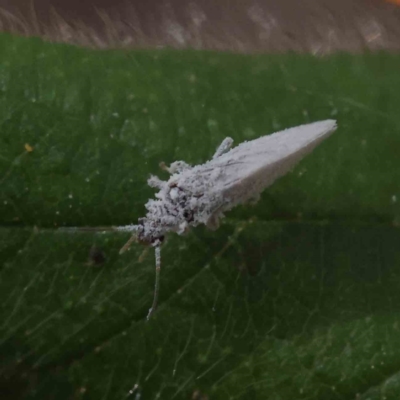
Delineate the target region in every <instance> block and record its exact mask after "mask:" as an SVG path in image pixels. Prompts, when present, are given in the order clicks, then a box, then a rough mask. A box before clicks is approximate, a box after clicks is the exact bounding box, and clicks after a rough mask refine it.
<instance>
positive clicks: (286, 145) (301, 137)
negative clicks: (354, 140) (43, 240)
mask: <svg viewBox="0 0 400 400" xmlns="http://www.w3.org/2000/svg"><path fill="white" fill-rule="evenodd" d="M335 129H336V121H334V120H325V121H319V122H314V123H311V124H306V125H300V126H297V127H294V128H290V129H286V130H283V131H280V132H276V133H273V134H271V135H267V136H262V137H260V138H258V139H255V140H252V141H249V142H244V143H241V144H239V145H238V146H236V147H234V148H232V144H233V140H232V139H231V138H229V137H227V138H226V139H224V140H223V142H222V143H221V145H220V146H219V147H218V148H217V150H216V152H215V154H214V155H213V157H212V159H211V160H210V161H207V162H206V163H204V164H202V165H196V166H190V165H189V164H187V163H185V162H184V161H175V162H173V163H172V164H171V165H170V166H169V167H167V166H166V165H165V164H164V163H160V166H161V168H162V169H164V170H166V171H168V172H169V173H170V174H171V176H170V178H169V179H168V181H162V180H161V179H159V178H158V177H156V176H150V178H149V179H148V181H147V183H148V184H149V186H151V187H153V188H156V189H158V190H159V191H158V192H157V193H156V195H155V199H150V200H148V201H147V203H146V205H145V207H146V209H147V214H146V216H145V217H144V218H139V221H138V224H137V225H127V226H119V227H112V228H109V229H107V230H113V231H120V232H129V233H131V234H132V236H131V238H130V239H129V240H128V242H127V243H126V244H125V245H124V246H123V247H122V249H121V250H120V254H121V253H123V252H124V251H126V250H127V249H128V248H129V247H130V246H131V244H132V243H133V242H139V243H142V244H145V245H148V246H152V247H154V248H155V261H156V278H155V289H154V297H153V303H152V306H151V308H150V310H149V313H148V315H147V319H149V318H150V317H151V315H152V314H153V312H154V311H155V309H156V307H157V300H158V295H159V288H160V271H161V250H160V248H161V244H162V242H163V241H164V236H165V235H166V234H167V233H169V232H176V233H178V234H184V233H185V232H187V231H188V229H189V228H190V227H195V226H197V225H200V224H205V225H206V226H207V227H208V228H209V229H212V230H215V229H217V228H218V226H219V221H220V219H221V218H222V217H223V216H224V214H223V213H224V212H226V211H228V210H230V209H232V208H233V207H235V206H236V205H238V204H243V203H246V202H249V201H253V202H256V201H257V200H258V199H259V196H260V194H261V192H262V191H263V190H264V189H265V188H266V187H268V186H270V185H271V184H272V183H273V182H274V181H275V180H276V179H277V178H279V177H281V176H282V175H284V174H286V173H287V172H288V171H289V170H290V169H292V168H293V166H294V165H295V164H297V163H298V162H299V161H300V160H301V159H302V158H303V157H304V156H305V155H307V154H308V153H310V152H311V151H312V150H313V149H314V148H315V147H316V146H317V145H318V144H320V143H321V142H322V141H323V140H324V139H326V138H327V137H328V136H329V135H330V134H331V133H333V132H334V131H335ZM67 229H68V228H67ZM70 229H71V228H70ZM72 229H74V228H72ZM75 229H79V228H75ZM88 229H89V230H104V229H102V228H88Z"/></svg>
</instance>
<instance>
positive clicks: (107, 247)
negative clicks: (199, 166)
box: [0, 35, 400, 400]
mask: <svg viewBox="0 0 400 400" xmlns="http://www.w3.org/2000/svg"><path fill="white" fill-rule="evenodd" d="M0 54H1V59H2V63H1V64H0V182H1V192H0V223H1V228H0V256H1V261H2V265H1V270H0V293H1V300H2V301H1V307H0V313H1V314H0V326H1V330H0V377H1V378H0V392H1V393H4V396H2V398H11V399H17V398H38V399H72V398H73V399H77V398H90V399H96V400H98V399H121V398H132V399H137V400H138V399H139V398H140V399H195V398H196V396H197V398H202V399H213V400H214V399H223V400H226V399H246V400H247V399H251V400H252V399H272V400H278V399H280V400H293V399H296V400H297V399H307V400H310V399H313V400H314V399H315V400H319V399H355V398H356V399H362V400H366V399H373V400H375V399H398V398H399V396H400V385H399V382H400V378H399V377H400V375H399V371H400V361H399V360H400V350H399V349H400V346H399V344H400V343H399V342H400V339H399V338H400V332H399V331H400V319H399V312H398V308H399V304H400V291H399V285H400V272H399V271H400V270H399V266H400V253H399V252H398V251H397V249H398V247H397V246H398V243H399V242H400V231H399V229H398V227H397V225H398V223H399V222H400V221H399V217H400V208H399V202H398V199H400V189H399V182H400V157H399V156H398V154H399V148H400V135H399V128H400V116H399V113H398V104H400V75H399V74H398V70H399V66H400V58H399V56H397V55H388V54H375V55H362V56H351V55H344V54H340V55H336V56H331V57H328V58H323V59H317V58H314V57H312V56H307V55H301V56H300V55H292V54H291V55H273V56H272V55H269V56H267V55H264V56H243V55H233V54H217V53H211V52H209V53H207V52H194V51H167V50H163V51H129V52H125V51H103V52H98V51H97V52H96V51H90V50H86V49H78V48H73V47H68V46H64V45H55V44H45V43H42V42H41V41H39V40H36V39H30V40H27V39H22V38H14V37H10V36H6V35H3V36H1V37H0ZM327 118H336V119H338V123H339V130H338V131H337V132H336V133H335V134H334V135H333V136H332V137H331V138H330V139H329V140H328V141H326V142H325V143H323V144H322V145H321V146H320V147H319V148H318V149H317V150H316V151H315V152H314V153H313V154H312V155H311V156H309V157H308V158H306V159H305V160H304V161H302V162H301V163H300V164H299V166H298V167H297V168H295V169H294V170H293V172H292V173H291V174H289V175H287V176H286V177H284V178H282V179H281V180H279V182H277V183H276V184H275V185H274V186H273V187H271V188H270V189H268V190H267V191H266V192H265V193H264V194H263V196H262V199H261V201H260V202H259V203H258V204H257V205H256V206H255V207H239V208H238V209H236V210H234V211H232V212H231V213H230V214H228V216H229V218H230V219H229V220H227V222H226V223H225V224H224V225H223V226H222V227H221V228H220V229H219V230H218V231H216V232H208V231H206V229H205V228H203V227H200V228H198V229H196V230H193V231H192V232H191V233H190V234H189V235H188V236H186V237H178V236H177V235H171V237H169V239H168V241H167V243H166V245H165V246H164V247H163V255H162V256H163V258H162V259H163V271H162V278H161V279H162V285H161V295H160V307H159V309H158V311H157V313H156V314H155V315H154V318H153V319H152V320H151V321H150V322H148V323H146V322H145V316H146V314H147V310H148V308H149V306H150V304H151V299H152V295H153V285H154V255H153V254H149V255H147V257H146V258H145V259H144V261H143V262H139V261H138V258H139V256H140V254H141V252H142V248H139V247H135V246H134V247H133V248H132V250H131V251H130V253H128V254H125V255H123V256H118V250H119V248H120V247H121V246H122V244H123V243H124V241H125V240H126V239H127V238H126V235H123V234H88V233H79V234H67V233H62V232H60V231H57V230H56V229H55V228H57V227H59V226H63V225H77V226H79V225H92V226H100V225H111V224H114V225H115V224H127V223H130V222H135V221H136V219H137V218H138V217H140V216H143V214H144V207H143V204H144V203H145V201H146V200H147V199H148V198H149V197H151V196H152V195H153V192H152V190H151V189H150V188H148V187H147V186H146V178H147V177H148V175H149V174H151V173H152V174H155V173H158V169H159V168H158V163H159V162H160V161H165V162H167V163H169V162H172V161H174V160H176V159H183V160H185V161H187V162H190V163H192V164H196V163H201V162H204V161H206V160H207V159H209V158H210V156H211V155H212V153H213V151H214V150H215V148H216V147H217V146H218V144H219V143H220V142H221V141H222V139H223V138H224V137H226V136H232V137H233V138H234V139H235V141H236V143H239V142H241V141H243V140H250V139H252V138H256V137H258V136H261V135H264V134H267V133H270V132H273V131H276V130H279V129H283V128H285V127H290V126H294V125H298V124H301V123H306V122H310V121H314V120H319V119H327ZM163 174H164V173H162V172H160V176H163V177H164V178H166V176H165V175H163ZM250 217H255V218H250ZM94 248H95V249H96V251H98V252H99V254H102V263H100V264H96V263H93V262H92V263H90V262H89V261H90V260H89V259H91V258H93V257H92V255H91V254H92V253H93V249H94Z"/></svg>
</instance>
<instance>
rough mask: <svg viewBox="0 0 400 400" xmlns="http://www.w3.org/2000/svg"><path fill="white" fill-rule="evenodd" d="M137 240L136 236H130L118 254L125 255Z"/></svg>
mask: <svg viewBox="0 0 400 400" xmlns="http://www.w3.org/2000/svg"><path fill="white" fill-rule="evenodd" d="M136 240H137V235H132V236H131V237H130V238H129V240H128V241H127V242H126V243H125V244H124V245H123V246H122V248H121V250H120V251H119V254H122V253H125V251H127V250H128V249H129V247H131V245H132V243H133V242H136Z"/></svg>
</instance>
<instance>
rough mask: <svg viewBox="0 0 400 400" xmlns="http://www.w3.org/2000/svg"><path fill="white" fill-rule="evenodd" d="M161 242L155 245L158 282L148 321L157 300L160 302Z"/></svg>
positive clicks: (155, 286)
mask: <svg viewBox="0 0 400 400" xmlns="http://www.w3.org/2000/svg"><path fill="white" fill-rule="evenodd" d="M160 245H161V242H160V243H158V244H157V245H156V247H155V253H156V282H155V285H154V297H153V304H152V305H151V308H150V309H149V313H148V314H147V321H148V320H149V319H150V318H151V316H152V315H153V313H154V311H155V310H156V308H157V302H158V294H159V292H160V272H161V248H160Z"/></svg>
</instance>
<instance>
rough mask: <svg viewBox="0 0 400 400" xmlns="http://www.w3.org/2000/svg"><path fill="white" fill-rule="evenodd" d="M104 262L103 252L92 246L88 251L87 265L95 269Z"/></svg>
mask: <svg viewBox="0 0 400 400" xmlns="http://www.w3.org/2000/svg"><path fill="white" fill-rule="evenodd" d="M105 261H106V256H105V254H104V252H103V251H102V250H101V249H100V248H99V247H97V246H96V245H93V246H92V247H91V248H90V250H89V261H88V265H90V266H95V267H96V266H99V265H102V264H104V262H105Z"/></svg>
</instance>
